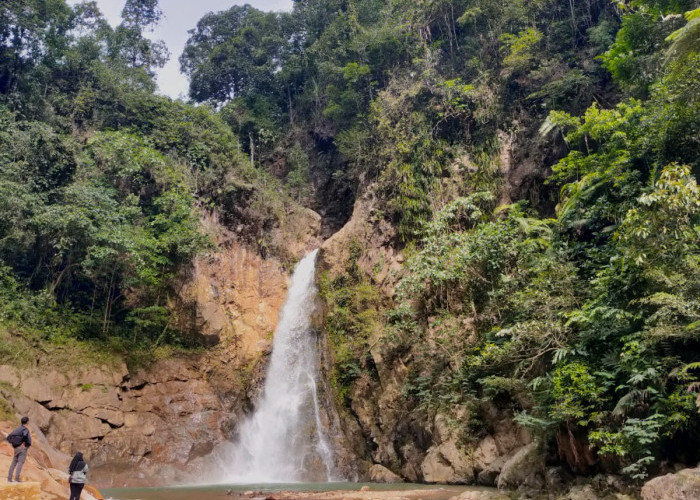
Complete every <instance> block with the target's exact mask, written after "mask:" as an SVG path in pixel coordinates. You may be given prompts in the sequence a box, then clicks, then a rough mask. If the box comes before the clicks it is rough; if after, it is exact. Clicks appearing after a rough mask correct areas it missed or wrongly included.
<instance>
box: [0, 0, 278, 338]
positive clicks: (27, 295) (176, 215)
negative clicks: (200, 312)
mask: <svg viewBox="0 0 700 500" xmlns="http://www.w3.org/2000/svg"><path fill="white" fill-rule="evenodd" d="M160 15H161V14H160V10H159V9H158V3H157V1H155V0H129V1H128V2H126V4H125V7H124V10H123V13H122V18H123V22H122V23H121V24H120V25H119V26H117V27H116V28H115V29H112V28H110V27H109V25H108V24H107V23H106V22H105V20H104V18H103V17H102V15H101V14H100V13H99V11H98V10H97V8H96V6H95V5H94V4H93V3H90V2H88V3H84V4H81V5H78V6H76V7H75V8H73V9H71V8H70V7H68V6H67V5H66V4H65V2H63V1H62V0H61V1H59V0H32V1H30V2H25V1H21V2H12V1H11V2H3V4H2V6H0V221H1V222H0V297H1V298H2V301H1V303H0V321H2V322H3V323H9V324H13V325H18V326H20V327H21V328H25V329H29V328H35V329H39V330H41V331H44V332H45V334H46V335H47V336H49V337H51V338H64V337H66V336H68V337H78V338H86V339H90V338H106V337H109V336H110V335H122V336H125V337H126V338H128V339H130V341H131V342H133V343H135V344H140V343H142V342H147V343H151V342H154V343H156V344H157V343H160V342H163V341H172V340H175V339H177V338H178V335H177V333H176V332H175V331H174V328H173V325H172V323H173V322H172V320H171V318H170V313H169V310H168V308H167V306H168V301H169V300H170V297H171V296H172V295H173V293H174V291H175V290H174V287H175V285H176V283H177V280H176V278H177V276H178V275H179V274H181V273H182V272H183V270H186V268H187V267H188V266H189V265H190V263H191V262H192V259H193V257H194V255H196V254H197V253H198V252H201V251H203V250H206V249H207V248H209V247H211V242H210V241H209V239H208V237H206V236H205V235H204V234H203V233H202V231H201V230H200V228H199V218H200V216H201V214H202V213H203V212H204V211H215V212H216V213H217V214H218V215H219V216H220V218H221V220H222V221H224V222H225V223H227V224H230V225H231V226H232V227H237V226H241V227H243V228H244V230H242V231H241V235H242V236H243V237H244V238H246V239H247V240H248V241H249V242H250V243H251V244H253V245H256V246H258V245H259V246H267V244H268V241H267V240H266V238H267V237H268V234H269V231H270V230H271V228H273V227H275V226H277V225H279V223H280V217H283V216H284V207H283V205H284V203H286V201H285V200H286V198H285V195H284V194H282V195H280V194H279V193H277V192H276V191H278V189H277V188H278V187H279V184H278V183H276V182H275V181H274V180H273V179H271V178H270V177H269V176H267V175H265V174H264V173H263V172H261V171H259V170H258V169H256V168H254V167H253V166H251V164H250V161H249V159H248V158H247V157H246V156H245V155H243V154H241V153H240V152H239V150H238V147H237V144H236V137H235V135H234V134H233V133H232V132H231V129H230V128H229V127H228V126H227V125H226V124H225V122H224V121H223V120H222V119H221V118H220V117H219V115H218V114H216V113H215V112H213V111H212V110H211V109H209V108H207V107H204V106H201V107H194V106H190V105H187V104H183V103H180V102H173V101H171V100H170V99H167V98H164V97H160V96H157V95H155V94H154V90H155V84H154V82H153V80H152V75H153V71H154V68H156V67H158V66H160V65H162V64H163V63H164V61H165V58H166V56H167V54H166V52H165V50H164V47H163V46H162V44H160V43H157V42H152V41H150V40H149V39H148V38H146V36H145V34H144V32H145V30H147V29H148V28H149V27H150V26H152V25H153V24H154V23H156V22H158V20H159V18H160ZM273 192H275V194H274V195H273V194H272V193H273Z"/></svg>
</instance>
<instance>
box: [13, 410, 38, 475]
mask: <svg viewBox="0 0 700 500" xmlns="http://www.w3.org/2000/svg"><path fill="white" fill-rule="evenodd" d="M21 422H22V425H21V426H19V427H17V428H16V429H15V430H14V431H12V432H11V433H10V436H11V435H13V434H17V435H19V436H20V437H21V440H18V442H19V444H17V445H15V444H13V445H12V446H13V447H14V449H15V454H14V456H13V457H12V463H11V464H10V471H9V472H8V473H7V482H9V483H11V482H12V472H13V471H14V473H15V482H17V483H19V474H20V472H22V466H23V465H24V461H25V460H26V458H27V449H28V448H29V447H30V446H31V445H32V436H31V435H30V434H29V429H27V422H29V417H22V420H21ZM15 467H16V469H15Z"/></svg>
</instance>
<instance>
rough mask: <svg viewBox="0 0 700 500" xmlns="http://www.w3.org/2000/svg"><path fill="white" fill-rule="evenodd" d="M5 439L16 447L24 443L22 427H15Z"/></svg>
mask: <svg viewBox="0 0 700 500" xmlns="http://www.w3.org/2000/svg"><path fill="white" fill-rule="evenodd" d="M7 441H8V443H10V444H11V445H12V447H13V448H17V447H18V446H19V445H21V444H22V443H24V427H17V428H16V429H15V430H14V431H12V432H10V433H9V434H8V435H7Z"/></svg>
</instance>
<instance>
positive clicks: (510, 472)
mask: <svg viewBox="0 0 700 500" xmlns="http://www.w3.org/2000/svg"><path fill="white" fill-rule="evenodd" d="M544 472H545V463H544V455H543V454H542V451H541V450H540V447H539V445H538V444H537V443H530V444H528V445H526V446H523V447H522V448H521V449H520V450H519V451H518V452H517V453H516V454H515V455H513V456H512V457H511V458H510V459H509V460H508V461H507V462H506V463H505V464H503V468H502V469H501V474H500V475H499V476H498V489H500V490H503V489H506V490H515V489H518V488H525V489H534V490H540V489H542V487H543V486H544Z"/></svg>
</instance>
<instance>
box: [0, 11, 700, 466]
mask: <svg viewBox="0 0 700 500" xmlns="http://www.w3.org/2000/svg"><path fill="white" fill-rule="evenodd" d="M697 9H698V2H697V1H695V0H628V1H612V0H585V1H578V2H573V1H571V0H415V1H414V2H410V3H407V2H405V1H399V0H296V1H295V2H294V8H293V10H292V12H291V13H264V12H261V11H258V10H256V9H254V8H252V7H250V6H242V7H241V6H234V7H232V8H230V9H228V10H226V11H223V12H219V13H212V14H208V15H207V16H205V17H204V18H203V19H201V20H200V21H199V23H198V24H197V27H196V28H195V29H194V30H192V31H191V33H190V39H189V41H188V43H187V46H186V48H185V51H184V53H183V54H182V55H181V56H180V63H181V67H182V69H183V71H184V72H185V73H186V74H187V75H188V76H189V77H190V96H191V98H192V99H193V100H194V101H196V102H199V103H204V104H203V105H200V106H192V105H188V104H184V103H180V102H172V101H170V100H169V99H166V98H163V97H158V96H156V95H154V83H153V80H152V74H153V71H154V69H155V68H156V67H158V66H159V65H160V64H162V62H163V61H164V57H165V56H166V54H165V53H164V50H163V47H162V46H161V45H159V44H157V43H154V42H152V41H150V40H148V39H147V38H146V37H145V36H144V30H146V29H147V28H148V27H149V26H152V25H153V23H155V22H157V21H158V19H159V17H160V11H159V10H158V6H157V2H155V1H154V0H129V1H128V2H127V3H126V7H125V10H124V14H123V22H122V24H121V25H120V26H118V27H117V28H116V29H112V28H110V27H109V26H108V25H107V24H106V23H105V21H104V19H103V18H102V17H101V15H100V14H99V12H98V11H97V9H96V8H95V6H94V5H93V4H91V3H86V4H83V5H81V6H78V7H76V8H74V9H71V8H69V7H67V6H66V4H65V3H64V2H63V1H62V0H30V1H12V0H10V1H9V2H4V3H3V4H2V6H1V7H0V299H2V302H1V304H0V305H1V307H0V319H2V321H3V322H10V323H13V324H17V323H25V324H29V325H31V326H33V327H35V328H38V329H40V330H41V331H44V332H49V333H66V332H68V333H69V334H71V335H76V336H83V337H94V336H100V335H102V336H106V335H108V334H110V332H112V333H114V332H122V333H123V332H128V335H129V336H133V338H136V339H150V340H151V341H155V342H159V341H161V340H164V339H165V338H166V337H168V336H170V334H171V332H170V326H169V322H170V319H169V315H168V311H167V309H166V308H165V306H166V305H167V300H168V297H169V296H170V294H171V293H172V287H173V284H174V282H175V279H176V277H177V274H178V273H179V272H181V271H182V269H183V268H185V267H186V266H187V265H188V263H189V262H190V261H191V259H192V257H193V255H195V254H196V253H197V252H199V251H201V250H202V249H203V248H206V247H207V245H209V244H210V243H209V242H208V241H207V239H206V238H204V237H203V236H202V234H201V233H200V230H199V229H198V223H197V222H198V219H199V216H200V215H201V213H202V211H203V210H213V211H215V212H216V213H217V214H219V215H220V216H221V220H222V221H224V222H225V223H226V224H229V225H230V226H231V227H236V226H242V227H244V228H245V230H244V231H243V234H242V235H243V237H245V238H247V241H248V242H249V243H251V244H253V245H258V247H259V248H260V249H261V250H263V251H266V250H267V249H268V247H269V245H270V244H271V243H270V242H269V241H267V239H266V238H268V235H269V233H270V230H271V229H272V228H274V227H276V226H278V225H279V224H281V223H282V222H281V221H282V220H283V218H284V213H285V208H288V207H285V204H286V203H288V202H289V200H288V198H287V197H286V196H287V194H286V193H288V194H290V195H291V197H293V198H294V199H295V200H297V201H299V202H301V203H304V204H306V205H309V206H311V207H312V208H315V209H318V210H319V211H320V212H321V213H322V214H323V215H325V216H326V218H325V220H326V222H327V223H328V225H329V227H331V228H333V227H338V226H339V225H340V224H342V222H344V221H345V220H347V218H348V217H349V215H350V208H351V204H352V201H353V199H352V198H353V194H358V195H361V196H366V197H367V198H371V199H372V200H373V201H376V203H375V204H374V208H373V212H372V214H371V217H372V218H373V219H372V220H370V221H366V222H368V223H376V226H377V227H381V228H382V230H381V231H382V235H381V237H379V236H377V238H376V240H375V241H373V242H368V241H360V240H357V241H354V242H353V245H352V248H350V249H349V250H350V252H349V253H350V258H349V260H348V262H347V265H346V266H345V268H344V269H343V270H341V271H340V272H339V273H338V274H337V275H333V274H331V273H330V272H329V273H326V274H325V275H324V276H323V277H322V279H321V283H320V285H321V286H320V291H321V296H322V299H323V300H324V303H325V306H326V314H325V318H324V319H325V328H326V330H327V332H328V334H329V338H330V343H331V346H332V348H333V351H334V356H335V366H334V368H333V373H332V374H331V375H332V381H333V386H334V388H335V390H336V391H337V394H338V396H339V398H338V400H339V401H340V402H341V404H348V403H349V402H350V398H351V390H350V389H352V387H353V384H354V383H356V381H357V380H358V379H359V378H361V377H365V379H367V378H375V379H376V377H378V376H379V374H378V373H377V367H376V366H375V362H374V356H375V354H374V353H376V352H378V350H380V349H381V350H382V356H383V360H384V362H387V360H391V359H392V358H393V359H400V360H401V362H402V363H404V364H405V366H406V369H407V371H408V373H409V376H408V378H407V381H406V385H405V394H406V404H407V405H408V407H410V408H411V409H417V410H418V411H419V412H421V411H422V412H425V413H426V414H430V413H431V412H437V411H444V410H445V409H449V408H450V407H453V406H454V405H456V404H459V405H472V407H478V405H479V404H480V402H483V401H496V402H497V403H498V404H499V405H500V406H502V407H506V408H508V409H509V410H510V411H512V413H513V414H514V415H515V416H516V418H517V420H518V421H519V422H520V423H521V424H522V425H525V426H528V427H530V428H531V429H532V430H533V432H535V433H536V434H538V435H539V436H540V437H541V438H542V439H543V440H545V442H547V443H549V444H551V445H552V446H554V443H556V442H557V438H561V436H565V438H566V439H567V440H573V441H575V442H576V446H580V447H582V448H586V447H589V446H590V447H592V448H593V449H594V450H596V452H597V453H598V455H599V457H601V458H602V460H601V462H600V463H601V464H602V465H601V466H604V467H607V468H608V469H614V470H617V471H621V472H623V473H625V474H627V475H628V476H630V477H632V478H642V477H644V476H645V475H646V474H648V473H649V471H650V470H652V471H653V470H654V467H655V466H656V464H658V463H659V461H660V460H662V459H671V460H678V461H686V462H688V463H693V462H697V460H698V459H700V456H698V446H697V443H698V442H700V418H699V417H698V408H697V406H696V401H697V398H698V393H699V392H700V390H699V387H700V379H699V377H700V367H699V366H700V365H699V363H700V244H699V242H700V194H699V191H698V186H697V175H698V172H699V171H700V163H699V162H700V154H699V153H700V143H699V140H700V139H699V138H700V134H699V133H698V131H700V123H699V122H700V105H699V103H698V96H700V78H699V76H700V74H699V70H698V68H700V55H698V39H699V38H698V36H697V35H698V29H699V28H698V27H699V26H700V23H699V22H698V21H699V20H700V14H699V13H698V10H697ZM209 105H211V107H210V106H209ZM282 184H284V185H285V187H284V189H283V186H282ZM277 193H285V194H283V195H282V196H281V197H280V195H279V194H277ZM387 227H391V228H393V232H392V231H389V230H386V228H387ZM388 233H391V235H390V236H389V237H387V239H389V240H390V241H385V240H382V238H384V237H385V236H386V234H388ZM376 241H380V244H382V245H387V246H391V247H392V248H391V250H392V252H391V253H392V254H394V253H396V252H402V253H403V254H404V255H405V256H406V257H407V259H406V262H405V263H404V265H403V268H402V269H401V270H400V272H398V273H397V276H396V277H395V281H396V284H397V287H396V294H395V295H391V294H386V293H384V292H385V291H386V289H387V288H390V287H386V286H385V287H384V288H380V287H379V285H378V284H377V282H376V279H375V278H376V276H377V275H379V274H382V275H383V276H384V277H386V276H387V274H388V273H387V272H386V271H387V270H386V269H384V266H385V263H384V262H383V261H372V255H369V254H370V252H369V251H367V253H366V254H365V250H369V249H367V248H365V245H371V244H373V243H375V242H376ZM375 250H376V249H375ZM376 254H377V252H375V254H374V255H375V256H376ZM381 255H385V254H381ZM363 262H364V263H366V262H370V263H371V264H370V267H371V268H364V267H363V264H362V263H363ZM385 279H386V278H385ZM383 285H386V283H384V284H383ZM56 325H61V327H60V328H58V329H57V328H56ZM465 425H466V424H465ZM562 458H565V457H562ZM569 465H570V466H571V467H572V468H574V469H576V470H578V471H581V472H587V471H588V470H587V467H588V465H589V464H585V463H579V462H578V461H577V459H575V457H574V459H573V461H571V462H570V464H569Z"/></svg>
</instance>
